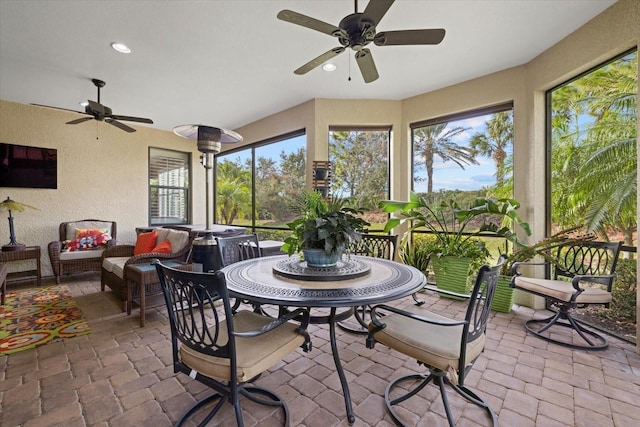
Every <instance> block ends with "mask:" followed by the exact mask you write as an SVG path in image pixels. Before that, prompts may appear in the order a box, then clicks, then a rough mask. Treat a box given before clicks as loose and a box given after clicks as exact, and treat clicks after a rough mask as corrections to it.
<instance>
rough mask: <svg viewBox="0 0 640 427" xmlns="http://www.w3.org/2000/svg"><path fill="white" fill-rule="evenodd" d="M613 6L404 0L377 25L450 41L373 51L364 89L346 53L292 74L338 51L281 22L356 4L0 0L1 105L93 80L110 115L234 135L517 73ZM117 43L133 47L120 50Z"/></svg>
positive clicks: (87, 86) (68, 102)
mask: <svg viewBox="0 0 640 427" xmlns="http://www.w3.org/2000/svg"><path fill="white" fill-rule="evenodd" d="M367 3H368V1H366V0H361V1H360V2H359V5H358V9H359V12H362V11H363V10H364V8H365V7H366V5H367ZM613 3H615V0H455V1H454V0H398V1H396V2H395V4H393V5H392V6H391V8H390V9H389V11H388V13H387V14H386V15H385V16H384V18H383V19H382V20H381V22H380V23H379V25H378V27H377V30H378V31H390V30H402V29H418V28H445V29H446V31H447V33H446V36H445V38H444V40H443V42H442V43H441V44H439V45H436V46H374V45H373V44H372V45H370V46H369V48H370V49H371V51H372V54H373V57H374V59H375V62H376V66H377V68H378V72H379V74H380V78H379V79H378V80H376V81H374V82H372V83H369V84H365V83H364V82H363V80H362V77H361V76H360V73H359V69H358V67H357V65H356V64H355V61H354V58H353V52H352V51H347V52H345V53H342V54H341V55H339V56H338V57H336V58H335V61H334V62H335V63H336V65H337V67H338V69H337V70H336V71H333V72H330V73H329V72H325V71H322V70H321V69H320V68H317V69H315V70H312V71H311V72H309V73H308V74H306V75H303V76H298V75H294V74H293V70H294V69H296V68H298V67H299V66H301V65H303V64H304V63H306V62H307V61H309V60H311V59H312V58H315V57H316V56H318V55H320V54H321V53H324V52H326V51H327V50H329V49H331V48H333V47H337V46H339V44H338V42H337V40H336V39H334V38H332V37H331V36H328V35H326V34H322V33H320V32H316V31H313V30H310V29H307V28H303V27H300V26H297V25H293V24H290V23H286V22H283V21H280V20H278V19H276V14H277V13H278V11H280V10H282V9H291V10H294V11H296V12H299V13H302V14H304V15H308V16H312V17H314V18H317V19H320V20H322V21H325V22H328V23H330V24H333V25H337V24H338V22H339V21H340V20H341V19H342V18H343V17H344V16H346V15H348V14H350V13H353V11H354V2H353V1H351V0H331V1H327V0H324V1H312V0H305V1H292V0H261V1H260V0H228V1H226V0H209V1H176V0H173V1H157V0H153V1H151V0H135V1H133V0H132V1H123V0H120V1H106V0H104V1H78V0H65V1H62V0H50V1H39V0H22V1H14V0H0V98H1V99H4V100H8V101H14V102H20V103H25V104H29V103H36V104H45V105H52V106H58V107H62V108H68V109H72V110H80V109H82V107H80V106H79V105H78V103H79V102H80V101H82V100H86V99H92V100H96V88H95V87H94V86H93V84H92V83H91V82H90V79H91V78H99V79H102V80H105V81H106V82H107V85H106V87H105V88H104V89H103V90H102V92H101V101H102V103H103V104H106V105H108V106H109V107H111V108H112V109H113V113H114V114H119V115H128V116H140V117H149V118H151V119H153V120H154V122H155V124H154V125H152V126H153V127H155V128H158V129H163V130H171V129H172V128H173V127H174V126H176V125H180V124H184V123H198V124H207V125H212V126H221V127H225V128H229V129H235V128H238V127H240V126H242V125H245V124H247V123H251V122H253V121H255V120H257V119H260V118H262V117H265V116H268V115H270V114H273V113H275V112H278V111H282V110H284V109H287V108H289V107H292V106H295V105H298V104H300V103H302V102H305V101H307V100H309V99H312V98H345V99H390V100H397V99H404V98H407V97H410V96H413V95H417V94H421V93H425V92H429V91H432V90H434V89H438V88H442V87H445V86H448V85H451V84H455V83H458V82H461V81H465V80H469V79H472V78H475V77H478V76H482V75H485V74H489V73H492V72H494V71H498V70H502V69H505V68H510V67H513V66H517V65H520V64H523V63H526V62H528V61H530V60H531V59H532V58H534V57H535V56H537V55H538V54H540V53H541V52H543V51H544V50H546V49H547V48H549V47H550V46H552V45H554V44H555V43H557V42H558V41H559V40H561V39H562V38H564V37H565V36H567V35H568V34H570V33H571V32H573V31H574V30H576V29H577V28H579V27H580V26H582V25H583V24H584V23H586V22H587V21H589V20H590V19H591V18H593V17H594V16H596V15H598V14H599V13H600V12H602V11H603V10H604V9H606V8H607V7H609V6H610V5H612V4H613ZM114 41H118V42H123V43H126V44H127V45H129V46H130V47H131V48H132V49H133V53H131V54H129V55H123V54H120V53H117V52H115V51H114V50H112V49H111V47H110V43H111V42H114ZM349 66H350V68H351V81H348V76H349ZM69 114H70V115H73V113H69ZM72 118H73V117H72ZM0 120H1V118H0ZM128 124H130V123H128ZM133 125H134V126H144V125H138V124H133ZM79 126H82V125H79Z"/></svg>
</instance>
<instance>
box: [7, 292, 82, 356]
mask: <svg viewBox="0 0 640 427" xmlns="http://www.w3.org/2000/svg"><path fill="white" fill-rule="evenodd" d="M5 302H6V305H1V306H0V355H1V354H11V353H16V352H18V351H22V350H26V349H29V348H34V347H37V346H39V345H42V344H46V343H49V342H53V341H59V340H61V339H62V338H70V337H75V336H78V335H85V334H88V333H90V332H91V329H90V328H89V324H88V323H87V321H86V320H85V318H84V316H83V315H82V312H81V311H80V309H79V308H78V307H77V306H76V303H75V302H74V300H73V298H72V297H71V292H69V288H68V287H67V286H66V285H58V286H48V287H40V288H35V289H27V290H22V291H15V292H8V293H7V295H6V300H5Z"/></svg>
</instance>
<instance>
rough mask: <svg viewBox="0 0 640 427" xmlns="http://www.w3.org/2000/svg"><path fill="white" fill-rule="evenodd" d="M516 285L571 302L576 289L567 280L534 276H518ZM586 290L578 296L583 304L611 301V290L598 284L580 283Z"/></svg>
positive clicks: (578, 299) (577, 299)
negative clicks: (608, 290)
mask: <svg viewBox="0 0 640 427" xmlns="http://www.w3.org/2000/svg"><path fill="white" fill-rule="evenodd" d="M514 283H515V285H516V286H517V287H518V288H520V289H523V290H525V291H531V292H535V293H537V294H542V295H547V296H550V297H551V298H555V299H557V300H559V301H564V302H569V301H571V297H572V296H573V294H574V293H576V289H575V288H574V287H573V285H572V284H571V282H567V281H566V280H548V279H536V278H533V277H525V276H516V278H515V282H514ZM580 286H581V287H582V288H584V292H582V293H581V294H580V295H578V298H576V302H577V303H582V304H608V303H610V302H611V292H607V290H606V289H603V288H601V287H600V286H598V285H594V287H591V286H590V285H589V284H588V283H580Z"/></svg>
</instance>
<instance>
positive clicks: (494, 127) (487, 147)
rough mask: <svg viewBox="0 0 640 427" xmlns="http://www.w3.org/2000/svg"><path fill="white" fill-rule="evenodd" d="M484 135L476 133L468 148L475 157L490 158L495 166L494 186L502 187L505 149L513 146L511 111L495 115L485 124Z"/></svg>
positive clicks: (505, 157)
mask: <svg viewBox="0 0 640 427" xmlns="http://www.w3.org/2000/svg"><path fill="white" fill-rule="evenodd" d="M485 124H486V126H487V131H486V133H479V132H477V133H476V134H475V135H473V136H472V137H471V141H470V142H469V146H470V147H471V149H472V150H473V151H472V152H473V153H474V155H476V156H478V155H479V156H484V157H491V158H492V159H493V163H494V164H495V166H496V186H498V187H500V186H502V183H503V181H504V177H505V160H506V159H507V151H506V148H507V147H508V146H509V145H510V144H513V120H512V116H511V111H501V112H499V113H495V114H494V115H493V116H492V117H491V119H490V120H489V121H487V122H485Z"/></svg>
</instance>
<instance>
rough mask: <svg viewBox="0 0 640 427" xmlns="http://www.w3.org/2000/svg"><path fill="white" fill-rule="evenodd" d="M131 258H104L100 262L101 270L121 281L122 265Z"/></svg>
mask: <svg viewBox="0 0 640 427" xmlns="http://www.w3.org/2000/svg"><path fill="white" fill-rule="evenodd" d="M130 258H131V257H128V256H119V257H118V256H114V257H109V258H105V259H103V260H102V268H104V269H105V270H106V271H108V272H109V273H113V274H115V275H116V276H118V277H119V278H121V279H124V265H125V264H126V263H127V261H129V259H130Z"/></svg>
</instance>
